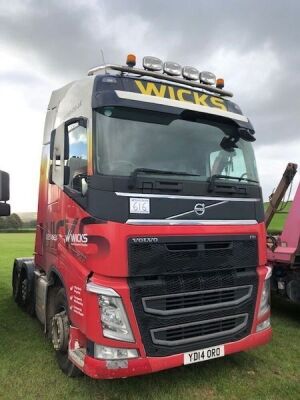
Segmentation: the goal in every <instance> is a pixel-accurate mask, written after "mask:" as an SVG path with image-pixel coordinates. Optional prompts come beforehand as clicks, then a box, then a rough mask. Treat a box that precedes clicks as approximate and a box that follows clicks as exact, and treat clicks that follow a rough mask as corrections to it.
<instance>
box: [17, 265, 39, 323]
mask: <svg viewBox="0 0 300 400" xmlns="http://www.w3.org/2000/svg"><path fill="white" fill-rule="evenodd" d="M16 261H17V260H16ZM12 287H13V298H14V300H15V302H16V303H17V304H18V306H19V307H20V308H22V309H23V310H24V311H26V312H27V313H28V314H29V315H31V316H34V314H35V294H34V265H33V263H32V262H31V261H24V262H22V263H21V262H20V261H18V262H15V264H14V268H13V275H12Z"/></svg>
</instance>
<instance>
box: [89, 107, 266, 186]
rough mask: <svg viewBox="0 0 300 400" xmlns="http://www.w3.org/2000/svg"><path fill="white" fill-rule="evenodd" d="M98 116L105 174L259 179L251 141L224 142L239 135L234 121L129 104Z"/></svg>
mask: <svg viewBox="0 0 300 400" xmlns="http://www.w3.org/2000/svg"><path fill="white" fill-rule="evenodd" d="M95 114H96V152H95V159H96V167H97V172H98V173H100V174H103V175H114V176H130V175H131V174H132V173H133V172H134V171H135V170H136V169H140V168H141V169H149V170H150V169H153V170H154V169H155V170H162V171H172V172H173V179H174V178H175V177H176V175H175V176H174V172H175V173H176V172H178V179H180V180H181V181H182V180H201V181H206V180H207V179H209V178H210V177H212V176H214V175H224V176H226V179H230V178H228V177H230V176H232V177H235V178H236V177H241V178H245V180H242V181H241V182H242V183H248V184H257V183H258V182H256V183H255V182H252V181H258V177H257V170H256V163H255V158H254V153H253V149H252V145H251V143H250V142H246V141H244V140H243V139H239V140H237V141H236V143H235V144H234V146H233V147H231V148H226V146H222V140H223V142H224V138H225V139H226V138H230V137H237V127H236V126H235V125H234V124H232V123H231V124H230V123H228V124H227V123H219V122H216V121H213V120H208V119H203V118H200V117H199V114H195V113H194V114H193V117H192V118H191V116H189V117H187V116H186V115H184V113H183V114H182V115H174V114H168V113H163V112H156V111H150V110H141V109H134V108H125V107H102V108H100V109H98V110H97V112H96V113H95ZM195 115H196V116H195ZM182 172H184V173H186V174H185V175H183V174H182V175H180V173H182ZM150 175H151V174H150Z"/></svg>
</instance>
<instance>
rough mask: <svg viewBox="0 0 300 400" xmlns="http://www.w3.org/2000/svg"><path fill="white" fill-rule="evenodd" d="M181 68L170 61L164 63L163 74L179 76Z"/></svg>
mask: <svg viewBox="0 0 300 400" xmlns="http://www.w3.org/2000/svg"><path fill="white" fill-rule="evenodd" d="M181 71H182V67H181V65H180V64H178V63H176V62H172V61H166V62H165V63H164V72H165V73H166V74H168V75H172V76H179V75H181Z"/></svg>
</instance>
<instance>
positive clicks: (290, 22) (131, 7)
mask: <svg viewBox="0 0 300 400" xmlns="http://www.w3.org/2000/svg"><path fill="white" fill-rule="evenodd" d="M2 9H3V6H2ZM0 10H1V9H0ZM299 15H300V2H298V1H296V0H294V1H293V0H290V1H289V2H281V1H279V0H277V1H274V0H273V1H271V0H269V1H267V0H264V1H258V0H255V1H254V0H252V1H243V2H241V1H236V0H227V1H226V2H224V1H223V0H215V1H213V2H212V1H204V0H202V1H199V0H198V1H191V0H186V1H178V0H173V1H172V2H167V1H159V0H152V1H151V2H148V1H147V2H146V1H141V0H140V1H138V0H126V1H124V0H116V1H113V2H104V1H103V2H101V1H98V2H92V1H90V2H88V1H86V2H83V1H81V2H80V1H77V2H76V1H73V2H71V1H64V2H57V1H52V2H51V1H47V2H42V1H37V0H35V1H34V0H31V1H27V3H26V9H25V10H24V7H23V8H22V9H20V10H19V12H18V10H16V12H14V13H5V12H3V11H2V12H0V42H5V43H8V44H9V45H10V46H12V47H14V48H17V49H18V50H19V51H20V52H22V53H23V54H24V56H26V55H28V56H29V57H32V58H33V60H36V61H37V65H39V63H40V65H41V67H40V68H43V69H44V70H45V71H47V72H48V73H50V74H53V75H56V76H60V77H63V79H64V80H65V81H66V82H67V81H69V80H71V79H74V78H76V77H78V76H81V75H82V74H84V73H86V71H87V70H88V69H89V68H90V67H92V66H94V65H97V64H99V63H100V62H101V56H100V49H101V48H102V49H103V50H104V53H105V57H106V61H111V62H117V63H120V62H123V59H124V56H125V54H124V52H125V51H126V50H125V49H126V48H127V49H128V51H135V47H137V51H138V52H140V53H141V52H145V53H150V52H152V54H153V50H154V51H155V54H156V55H158V56H161V57H163V58H169V59H174V60H175V61H178V62H181V63H186V64H191V65H195V62H197V63H198V62H201V63H202V62H203V64H204V65H201V67H205V60H210V59H211V57H212V56H213V54H214V53H215V52H216V51H217V50H218V49H219V48H224V49H225V50H226V49H227V50H234V51H236V52H237V53H238V54H240V55H241V56H242V55H243V54H247V53H249V52H254V54H255V52H256V50H257V49H258V48H260V47H261V46H262V45H263V44H264V43H269V45H270V47H271V49H272V51H273V52H274V54H275V55H276V57H277V59H278V60H279V67H280V69H279V71H278V73H277V74H276V76H275V77H274V79H273V78H272V77H271V79H270V80H269V81H268V82H266V85H268V86H266V87H261V88H259V89H256V92H255V93H254V96H251V99H249V98H247V96H244V97H243V96H239V100H240V102H241V104H242V108H243V109H244V111H245V113H246V114H248V115H249V116H250V118H251V119H252V121H253V123H254V125H255V127H256V130H257V137H258V146H259V145H263V144H268V143H270V141H271V142H280V141H284V140H286V136H287V135H289V137H290V138H291V139H296V138H297V137H298V132H297V128H298V125H299V115H298V110H299V109H300V99H299V95H298V90H299V87H300V79H299V78H298V71H299V69H300V53H299V51H298V45H299V39H300V29H299V23H298V17H299ZM126 21H128V23H127V25H126ZM119 22H120V25H119V27H118V26H116V25H118V23H119ZM134 24H136V26H137V31H135V30H134V29H132V25H134ZM141 25H142V26H143V27H144V30H143V31H142V30H140V31H138V27H139V26H141ZM139 35H142V37H138V36H139ZM139 55H142V54H139ZM241 67H242V68H244V69H245V71H247V68H249V66H248V65H242V66H241ZM270 67H271V66H270V65H265V68H266V69H268V68H270ZM260 72H261V71H256V73H257V76H259V74H260ZM238 90H239V88H237V91H238ZM266 90H267V91H268V92H269V93H270V96H269V98H268V100H266V101H265V102H264V101H260V100H261V97H263V96H261V94H262V93H263V92H264V91H266ZM241 92H242V91H241ZM255 98H256V99H257V100H255Z"/></svg>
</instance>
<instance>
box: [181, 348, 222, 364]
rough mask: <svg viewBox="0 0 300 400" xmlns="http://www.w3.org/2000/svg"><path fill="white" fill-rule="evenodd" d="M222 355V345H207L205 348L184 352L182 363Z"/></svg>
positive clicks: (190, 362) (191, 362)
mask: <svg viewBox="0 0 300 400" xmlns="http://www.w3.org/2000/svg"><path fill="white" fill-rule="evenodd" d="M218 357H224V346H223V345H222V346H215V347H207V348H206V349H201V350H196V351H190V352H188V353H184V365H186V364H193V363H196V362H201V361H206V360H212V359H213V358H218Z"/></svg>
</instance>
